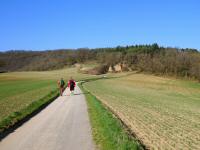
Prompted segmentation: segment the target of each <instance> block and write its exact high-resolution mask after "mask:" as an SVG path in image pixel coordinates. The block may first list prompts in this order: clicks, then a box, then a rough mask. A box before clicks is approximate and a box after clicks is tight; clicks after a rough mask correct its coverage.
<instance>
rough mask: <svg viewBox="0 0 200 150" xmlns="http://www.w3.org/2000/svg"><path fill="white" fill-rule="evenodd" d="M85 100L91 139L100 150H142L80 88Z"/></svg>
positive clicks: (98, 102) (89, 95)
mask: <svg viewBox="0 0 200 150" xmlns="http://www.w3.org/2000/svg"><path fill="white" fill-rule="evenodd" d="M80 87H81V89H82V90H83V92H85V93H87V94H85V96H86V99H87V105H88V112H89V116H90V121H91V125H92V133H93V138H94V140H95V142H96V145H97V148H98V149H101V150H140V149H141V150H142V147H141V146H140V145H139V144H138V143H137V142H136V140H135V139H134V138H132V137H131V136H129V135H128V134H127V132H126V130H124V127H123V125H122V124H121V122H120V121H119V120H118V119H117V118H116V117H114V116H113V114H112V113H111V112H110V111H108V110H107V109H106V108H105V107H104V106H103V105H102V104H101V102H100V101H99V100H98V99H97V98H96V97H95V96H93V95H92V94H90V93H88V92H87V91H86V90H84V89H83V88H82V86H81V85H80Z"/></svg>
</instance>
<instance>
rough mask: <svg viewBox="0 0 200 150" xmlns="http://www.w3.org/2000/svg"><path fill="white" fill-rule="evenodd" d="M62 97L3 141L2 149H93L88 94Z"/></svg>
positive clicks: (0, 145)
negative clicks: (86, 96)
mask: <svg viewBox="0 0 200 150" xmlns="http://www.w3.org/2000/svg"><path fill="white" fill-rule="evenodd" d="M68 93H69V91H68V90H65V92H64V96H62V97H58V98H57V99H56V100H55V101H54V102H52V103H51V104H50V105H49V106H48V107H46V108H45V109H44V110H42V111H41V112H40V113H39V114H38V115H36V116H35V117H33V118H31V119H30V120H29V121H28V122H26V123H25V124H23V125H22V126H21V127H19V128H18V129H16V130H15V131H14V132H13V133H11V134H10V135H8V136H7V137H6V138H4V139H3V140H2V141H1V142H0V150H64V149H65V150H80V149H81V150H93V149H94V143H93V141H92V134H91V128H90V124H89V118H88V113H87V105H86V101H85V98H84V95H83V94H82V92H81V91H80V89H79V88H78V87H77V88H76V90H75V95H73V96H67V94H68Z"/></svg>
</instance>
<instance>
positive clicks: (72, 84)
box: [68, 77, 76, 94]
mask: <svg viewBox="0 0 200 150" xmlns="http://www.w3.org/2000/svg"><path fill="white" fill-rule="evenodd" d="M75 86H76V82H75V81H74V80H73V78H72V77H71V79H70V80H69V82H68V87H69V89H70V94H74V88H75Z"/></svg>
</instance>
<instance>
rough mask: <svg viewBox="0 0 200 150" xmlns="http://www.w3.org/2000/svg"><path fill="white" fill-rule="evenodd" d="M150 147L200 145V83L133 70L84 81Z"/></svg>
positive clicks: (194, 147) (195, 147)
mask: <svg viewBox="0 0 200 150" xmlns="http://www.w3.org/2000/svg"><path fill="white" fill-rule="evenodd" d="M84 87H85V88H86V89H88V90H89V91H90V92H91V93H92V94H94V95H95V96H97V98H98V99H100V100H101V101H102V102H103V103H104V104H106V105H107V106H109V107H110V108H111V109H112V110H113V111H114V112H115V113H117V114H118V115H119V116H120V118H121V119H122V120H123V121H124V122H125V123H126V124H127V125H128V126H129V127H130V128H131V130H132V131H133V132H134V133H135V134H136V135H137V137H138V138H139V139H141V141H143V143H144V144H145V145H146V146H147V147H149V148H150V149H200V142H199V141H200V84H199V83H197V82H193V81H185V80H178V79H173V78H164V77H157V76H153V75H144V74H133V75H129V76H124V77H122V78H113V79H104V80H97V81H93V82H88V83H85V84H84Z"/></svg>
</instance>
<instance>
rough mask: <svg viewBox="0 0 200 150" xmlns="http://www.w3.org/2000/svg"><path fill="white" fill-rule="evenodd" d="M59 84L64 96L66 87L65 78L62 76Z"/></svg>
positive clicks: (61, 93)
mask: <svg viewBox="0 0 200 150" xmlns="http://www.w3.org/2000/svg"><path fill="white" fill-rule="evenodd" d="M58 86H59V89H60V96H62V95H63V92H64V88H65V81H64V80H63V78H61V79H60V81H58Z"/></svg>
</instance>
